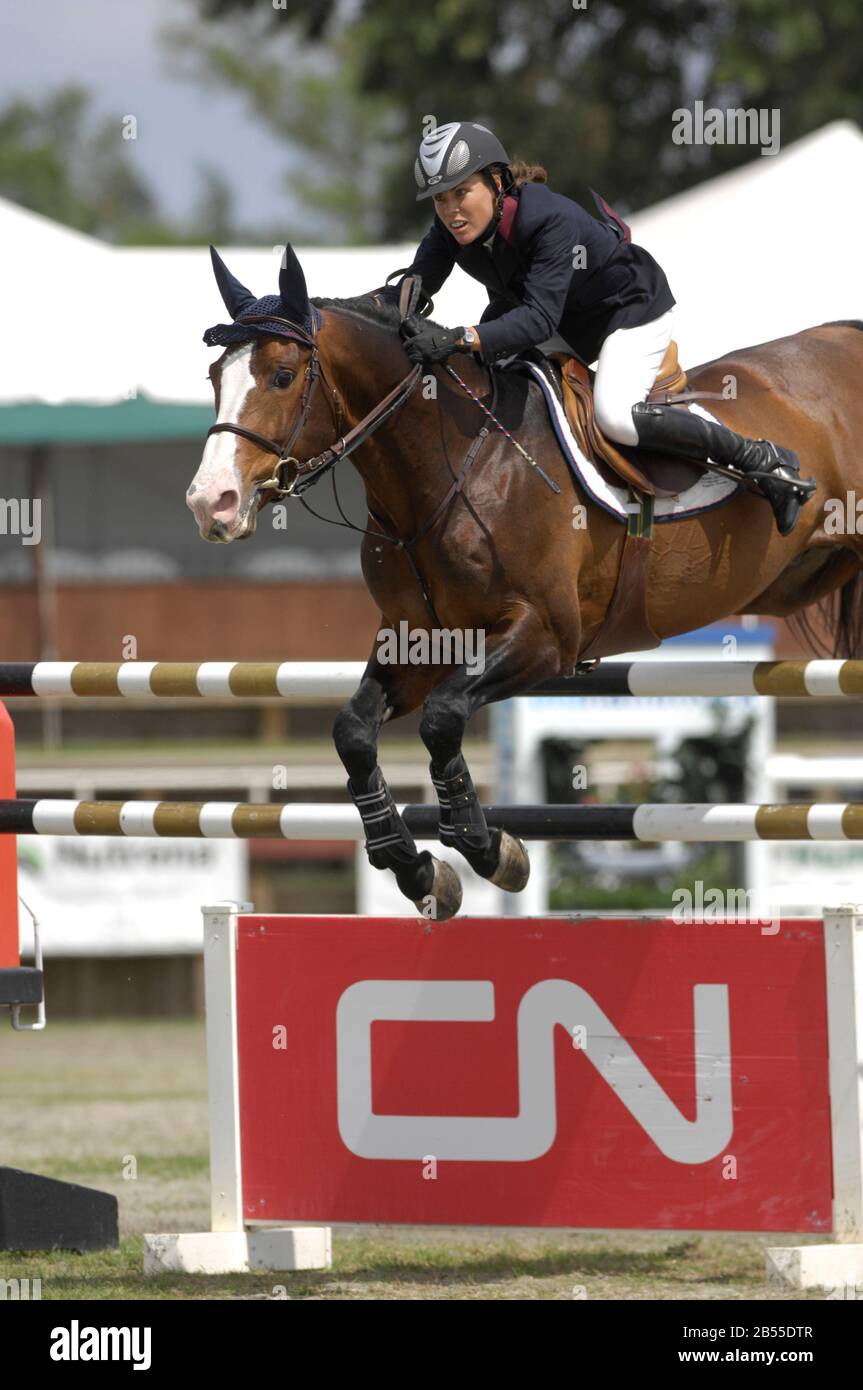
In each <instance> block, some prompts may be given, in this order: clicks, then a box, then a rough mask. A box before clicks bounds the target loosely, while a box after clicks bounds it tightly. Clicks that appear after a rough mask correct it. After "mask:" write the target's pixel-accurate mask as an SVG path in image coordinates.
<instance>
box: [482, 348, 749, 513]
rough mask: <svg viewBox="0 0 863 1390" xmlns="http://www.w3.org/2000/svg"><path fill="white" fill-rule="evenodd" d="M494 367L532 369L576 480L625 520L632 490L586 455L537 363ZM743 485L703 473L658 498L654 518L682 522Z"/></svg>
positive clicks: (515, 361) (694, 407)
mask: <svg viewBox="0 0 863 1390" xmlns="http://www.w3.org/2000/svg"><path fill="white" fill-rule="evenodd" d="M495 367H496V369H497V370H503V371H512V370H518V371H522V372H524V371H527V372H530V374H531V376H532V377H533V378H534V379H535V381H536V382H537V384H538V385H539V387H540V389H541V391H542V393H543V395H544V397H545V401H546V404H547V406H548V413H549V415H550V417H551V424H552V429H553V430H554V433H555V437H556V439H557V442H558V444H559V445H560V448H561V451H562V453H563V456H564V458H565V459H566V461H567V463H568V464H569V467H570V469H571V470H572V474H573V477H574V478H575V480H576V482H577V483H578V484H579V485H580V486H581V487H582V488H584V490H585V492H586V493H587V494H588V496H589V497H590V498H591V500H592V501H594V502H595V503H596V504H597V506H598V507H602V509H603V511H606V512H608V513H609V515H611V516H614V517H617V519H618V521H621V522H626V521H627V520H628V518H629V514H630V511H631V509H632V497H631V494H630V492H629V489H628V488H626V487H625V486H624V485H623V484H621V485H620V487H615V486H614V485H612V484H611V483H607V482H606V481H605V479H604V478H603V477H602V476H601V474H600V473H599V470H598V469H597V468H596V466H595V465H594V464H593V463H591V461H590V459H587V458H585V456H584V454H583V453H582V452H581V450H580V449H579V447H578V442H577V440H576V439H575V436H574V435H573V433H572V430H571V429H570V427H569V421H568V420H567V418H566V411H565V409H564V407H563V404H562V402H561V401H560V400H558V398H557V395H556V394H555V392H554V390H553V389H552V386H551V383H550V382H549V380H548V377H547V376H546V374H545V372H544V371H543V370H542V368H541V367H539V366H538V365H537V364H536V363H535V362H529V361H526V360H525V359H524V358H519V357H513V358H510V359H509V360H507V361H506V362H503V363H496V364H495ZM686 408H687V409H688V410H691V411H693V412H694V413H695V414H696V415H700V416H702V418H703V419H705V420H712V421H713V422H714V423H715V424H719V423H720V421H718V420H716V417H715V416H713V415H711V414H710V412H709V411H707V410H705V409H704V407H703V406H701V405H699V404H698V403H697V402H692V403H691V404H690V405H688V406H687V407H686ZM741 486H742V484H740V483H735V482H732V480H731V479H730V478H723V477H722V476H721V475H720V474H719V473H704V474H702V476H701V477H700V478H699V480H698V482H697V483H694V484H693V485H692V487H689V488H686V490H685V491H684V492H681V493H680V494H679V495H678V496H677V497H657V498H656V500H655V503H654V517H653V519H654V521H655V522H663V521H681V520H683V519H684V518H686V517H691V516H698V515H699V514H700V513H701V512H708V511H711V510H712V508H714V507H718V506H719V505H720V504H721V503H722V502H727V501H728V499H729V498H730V497H733V496H734V494H735V493H736V492H738V491H739V490H740V487H741Z"/></svg>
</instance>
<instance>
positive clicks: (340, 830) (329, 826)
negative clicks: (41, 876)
mask: <svg viewBox="0 0 863 1390" xmlns="http://www.w3.org/2000/svg"><path fill="white" fill-rule="evenodd" d="M484 809H485V814H486V819H487V821H488V824H489V825H491V826H500V827H501V828H502V829H503V830H508V831H509V832H510V834H512V835H518V836H519V837H520V838H521V839H523V840H640V841H644V842H646V843H657V842H660V841H668V840H684V841H689V842H691V843H699V842H703V843H712V842H719V841H726V842H731V843H734V842H737V843H741V842H743V841H747V840H863V803H860V802H837V803H826V802H825V803H815V804H799V805H795V804H789V805H782V804H776V805H760V806H758V805H751V806H750V805H712V804H709V803H705V804H695V805H692V804H680V805H660V804H650V803H646V804H644V805H640V806H594V805H591V806H565V805H564V806H486V807H485V808H484ZM402 810H403V813H404V818H405V823H406V825H407V827H408V829H409V830H410V831H411V833H412V834H414V835H416V836H417V837H418V838H422V839H436V838H437V836H438V820H439V813H438V809H437V807H436V806H405V807H403V808H402ZM0 834H3V835H33V834H35V835H127V836H133V837H139V836H142V837H152V836H155V837H177V836H180V837H186V836H190V837H203V838H204V839H240V840H251V839H285V840H359V839H362V837H363V831H362V826H361V822H360V819H359V816H358V815H357V813H356V811H355V810H354V808H353V806H351V805H343V804H330V803H326V802H321V803H316V802H307V803H303V802H289V803H286V804H282V803H278V802H261V803H257V804H255V803H248V802H246V803H244V802H238V801H204V802H186V801H62V800H58V801H54V800H33V801H30V800H18V801H0Z"/></svg>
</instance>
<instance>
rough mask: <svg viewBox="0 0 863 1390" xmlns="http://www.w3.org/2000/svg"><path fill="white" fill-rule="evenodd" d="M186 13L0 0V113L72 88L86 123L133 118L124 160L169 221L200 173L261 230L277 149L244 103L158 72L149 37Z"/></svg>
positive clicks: (190, 198) (157, 1)
mask: <svg viewBox="0 0 863 1390" xmlns="http://www.w3.org/2000/svg"><path fill="white" fill-rule="evenodd" d="M195 13H196V11H195V8H194V6H193V5H192V3H190V0H39V3H38V4H37V3H32V0H31V3H28V0H0V105H3V106H5V105H6V103H7V102H8V101H9V100H10V99H11V98H13V97H25V98H27V99H29V100H30V101H33V102H35V103H38V102H39V100H40V98H42V97H43V96H44V94H45V92H46V91H50V90H53V89H55V88H57V87H60V86H62V85H63V84H65V83H68V82H73V81H74V82H77V83H80V84H82V85H83V86H85V87H86V88H87V89H88V90H89V91H90V92H91V93H92V98H93V102H92V108H91V113H92V115H93V116H94V117H98V116H105V115H112V116H116V115H117V114H118V113H119V114H121V115H126V114H128V113H131V114H133V115H135V116H136V117H137V119H138V139H137V141H135V142H130V156H131V157H132V158H133V159H134V160H135V161H137V163H138V167H139V169H140V171H141V172H142V174H143V175H144V176H145V178H146V180H147V183H148V184H149V186H150V187H152V188H153V189H154V191H155V193H156V195H157V198H158V200H159V202H160V204H161V205H163V206H164V208H165V210H166V212H167V213H168V215H169V216H170V217H172V218H174V217H176V218H183V217H185V216H187V215H189V214H190V213H191V211H192V208H193V205H194V203H195V201H196V199H197V197H198V196H199V195H200V192H201V183H200V180H199V178H198V170H199V168H200V166H201V165H202V164H205V163H208V164H210V165H213V166H214V167H215V168H217V169H218V171H219V173H220V174H221V175H222V176H223V177H224V178H225V179H227V181H228V182H229V183H230V185H231V186H232V187H233V188H234V189H235V191H236V193H237V194H238V195H239V200H238V203H237V205H236V207H235V213H236V215H237V217H238V219H239V220H240V222H242V223H243V224H244V225H251V224H255V223H267V222H271V221H272V220H273V219H274V218H278V216H279V215H280V214H284V213H285V212H286V211H287V204H286V196H285V194H284V192H281V191H280V183H281V178H282V175H283V173H284V171H285V170H286V168H288V167H289V164H290V154H289V152H288V150H287V147H286V146H285V145H284V144H283V143H280V142H277V141H275V140H274V139H273V138H272V137H271V136H270V134H269V133H268V131H267V130H266V129H265V128H264V127H263V126H262V125H260V124H259V123H258V122H257V121H255V120H254V119H253V118H252V117H251V116H250V115H249V114H248V111H247V108H246V104H245V99H244V98H242V97H239V96H235V95H234V94H233V93H230V92H226V91H225V90H224V89H222V88H219V89H215V90H213V91H209V92H208V91H206V90H205V89H204V87H203V86H202V85H200V83H198V82H196V81H192V80H187V81H183V80H178V79H177V78H176V77H174V76H171V75H170V74H169V72H168V63H167V60H166V56H165V54H164V51H163V48H162V46H161V45H160V44H159V42H158V39H157V35H158V31H159V29H160V28H161V27H162V26H164V25H166V24H168V23H184V22H188V21H189V20H190V19H191V18H192V17H193V16H194V14H195ZM292 220H294V221H295V224H296V220H297V219H292Z"/></svg>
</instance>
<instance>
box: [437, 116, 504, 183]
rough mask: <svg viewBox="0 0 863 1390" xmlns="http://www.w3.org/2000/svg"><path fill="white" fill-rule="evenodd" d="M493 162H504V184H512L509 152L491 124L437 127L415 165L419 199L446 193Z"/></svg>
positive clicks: (451, 122)
mask: <svg viewBox="0 0 863 1390" xmlns="http://www.w3.org/2000/svg"><path fill="white" fill-rule="evenodd" d="M489 164H502V165H504V168H505V177H504V186H505V187H508V186H509V183H510V181H511V175H510V174H509V155H508V154H507V152H506V150H505V149H504V147H503V145H502V144H501V143H500V141H499V140H498V138H497V136H496V135H494V134H493V133H492V131H490V130H489V129H488V127H487V126H484V125H476V124H475V123H474V122H473V121H450V123H449V124H448V125H439V126H435V128H434V130H432V131H429V133H428V135H427V136H426V137H425V139H424V140H423V142H422V144H421V145H420V148H419V156H418V158H417V161H416V163H415V165H414V178H415V179H416V181H417V187H418V189H419V193H418V194H417V202H419V201H420V199H421V198H432V197H434V195H435V193H446V192H447V191H448V189H450V188H455V187H456V186H457V185H458V184H459V183H461V181H462V179H465V178H467V177H468V175H469V174H475V173H476V172H477V170H478V169H485V168H486V166H487V165H489Z"/></svg>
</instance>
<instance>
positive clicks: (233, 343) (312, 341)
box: [186, 246, 341, 542]
mask: <svg viewBox="0 0 863 1390" xmlns="http://www.w3.org/2000/svg"><path fill="white" fill-rule="evenodd" d="M210 254H211V256H212V260H213V269H214V271H215V274H216V280H217V282H218V286H219V289H220V291H221V294H222V298H223V300H224V302H225V307H226V308H227V310H228V312H229V314H230V315H231V319H232V322H231V323H229V324H218V325H216V327H215V328H209V329H208V330H207V332H206V333H205V334H204V342H205V343H207V344H208V345H209V346H211V347H212V346H215V345H222V346H224V348H225V351H224V352H223V353H222V356H221V357H220V358H219V359H218V360H217V361H216V362H214V363H213V365H212V366H211V367H210V379H211V381H212V383H213V390H214V392H215V396H216V412H217V419H216V424H215V425H214V426H213V427H212V428H211V430H210V431H209V434H208V438H207V442H206V445H205V447H204V454H203V457H202V459H201V465H200V467H199V469H198V471H197V473H196V474H195V476H194V478H193V479H192V482H191V485H190V487H189V490H188V492H187V494H186V501H187V503H188V505H189V507H190V508H191V509H192V511H193V512H194V514H195V518H196V520H197V522H198V528H199V530H200V532H201V535H202V536H203V537H204V539H205V540H210V541H224V542H227V541H234V540H240V539H242V538H244V537H246V536H250V535H251V534H252V532H253V531H254V529H255V522H256V518H257V513H258V510H259V508H260V507H261V506H262V505H263V504H264V503H265V502H266V501H268V500H272V499H273V498H274V497H276V496H277V495H278V489H279V488H280V487H282V488H284V487H289V486H290V484H291V482H292V481H293V480H294V478H295V476H296V460H295V459H294V458H292V454H293V453H294V452H295V451H296V450H298V449H300V448H301V449H302V455H303V456H304V457H306V458H308V457H309V456H312V455H316V454H318V453H320V452H321V451H322V450H323V449H325V448H326V447H327V446H328V445H330V444H332V443H333V442H334V440H335V439H336V437H337V436H338V435H339V433H340V432H341V430H340V422H339V419H338V413H339V412H338V404H337V400H336V399H334V396H333V393H332V392H331V391H330V390H329V389H328V388H326V387H324V388H323V389H320V388H319V387H318V385H317V383H318V382H319V378H320V370H321V368H320V358H319V353H318V344H317V333H318V328H319V327H320V323H321V316H320V313H319V312H318V310H317V309H316V308H315V307H314V306H313V305H312V304H311V303H310V301H309V297H308V292H307V290H306V281H305V276H304V275H303V272H302V268H301V266H300V263H299V261H298V260H297V257H296V255H295V254H294V252H293V250H292V248H291V247H290V246H287V247H286V248H285V254H284V256H283V257H282V266H281V270H280V272H279V293H278V295H267V296H265V297H264V298H263V299H256V298H255V296H254V295H253V294H252V293H251V292H250V291H249V290H247V289H246V288H245V286H243V285H241V284H240V282H239V280H237V279H236V278H235V277H234V276H233V275H232V274H231V272H230V271H229V270H228V268H227V266H226V265H225V263H224V262H223V260H222V259H221V257H220V256H219V254H218V252H217V251H216V250H215V249H214V248H213V247H210ZM268 484H269V486H268Z"/></svg>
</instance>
